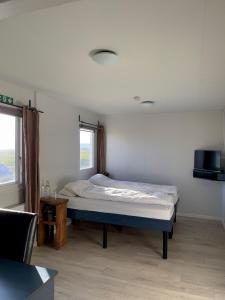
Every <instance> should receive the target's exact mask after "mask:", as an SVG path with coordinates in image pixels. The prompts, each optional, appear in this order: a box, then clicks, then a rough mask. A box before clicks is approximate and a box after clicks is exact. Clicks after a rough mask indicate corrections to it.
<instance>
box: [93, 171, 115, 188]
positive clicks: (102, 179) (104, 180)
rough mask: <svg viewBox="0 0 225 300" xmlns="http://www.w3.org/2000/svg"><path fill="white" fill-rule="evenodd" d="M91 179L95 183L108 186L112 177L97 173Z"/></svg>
mask: <svg viewBox="0 0 225 300" xmlns="http://www.w3.org/2000/svg"><path fill="white" fill-rule="evenodd" d="M89 181H90V182H91V183H93V184H95V185H100V186H106V187H108V186H110V183H111V181H112V179H110V178H109V177H107V176H105V175H103V174H96V175H94V176H92V177H91V178H89Z"/></svg>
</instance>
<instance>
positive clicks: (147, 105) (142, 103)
mask: <svg viewBox="0 0 225 300" xmlns="http://www.w3.org/2000/svg"><path fill="white" fill-rule="evenodd" d="M154 103H155V101H150V100H146V101H142V102H141V105H143V106H145V107H150V106H152V105H153V104H154Z"/></svg>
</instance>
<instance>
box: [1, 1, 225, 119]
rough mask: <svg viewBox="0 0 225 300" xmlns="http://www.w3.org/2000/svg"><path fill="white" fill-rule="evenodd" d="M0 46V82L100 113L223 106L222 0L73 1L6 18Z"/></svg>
mask: <svg viewBox="0 0 225 300" xmlns="http://www.w3.org/2000/svg"><path fill="white" fill-rule="evenodd" d="M0 43H1V47H0V76H1V78H2V79H4V78H7V79H9V80H12V81H15V82H20V83H23V84H27V85H29V86H32V87H34V88H36V89H41V90H45V91H48V92H49V93H52V94H54V95H57V97H58V98H60V99H62V100H66V101H67V100H68V101H71V102H74V103H75V104H76V105H79V106H82V107H86V108H88V109H89V110H92V111H96V112H99V113H102V114H111V113H129V112H141V111H148V112H176V111H195V110H222V109H224V108H225V1H224V0H213V1H212V0H170V1H168V0H113V1H112V0H80V1H74V2H71V3H67V4H63V5H60V6H56V7H51V8H47V9H42V10H38V11H35V12H30V13H27V14H23V15H18V16H14V17H11V18H7V19H3V20H1V21H0ZM96 48H106V49H111V50H114V51H116V52H117V53H118V54H119V62H118V63H117V64H115V65H109V66H102V65H98V64H96V63H95V62H93V61H92V60H91V58H90V57H89V55H88V53H89V52H90V50H93V49H96ZM134 96H140V97H141V98H142V99H143V100H153V101H155V104H154V105H153V106H152V107H150V108H143V107H141V105H140V104H139V103H138V102H137V101H134V100H133V97H134Z"/></svg>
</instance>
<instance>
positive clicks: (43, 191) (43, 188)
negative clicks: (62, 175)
mask: <svg viewBox="0 0 225 300" xmlns="http://www.w3.org/2000/svg"><path fill="white" fill-rule="evenodd" d="M41 198H45V182H44V180H42V181H41Z"/></svg>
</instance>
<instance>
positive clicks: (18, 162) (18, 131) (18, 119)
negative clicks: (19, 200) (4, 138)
mask: <svg viewBox="0 0 225 300" xmlns="http://www.w3.org/2000/svg"><path fill="white" fill-rule="evenodd" d="M0 114H3V115H9V116H12V117H15V180H14V181H9V182H2V183H1V182H0V190H5V189H8V188H10V187H16V186H17V187H21V186H22V114H20V111H17V110H14V109H8V108H6V109H5V107H2V106H0Z"/></svg>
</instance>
